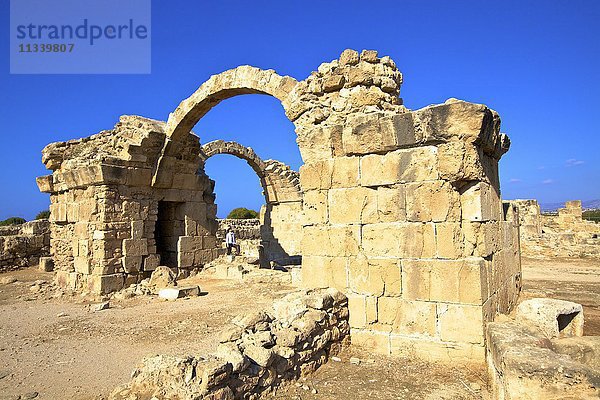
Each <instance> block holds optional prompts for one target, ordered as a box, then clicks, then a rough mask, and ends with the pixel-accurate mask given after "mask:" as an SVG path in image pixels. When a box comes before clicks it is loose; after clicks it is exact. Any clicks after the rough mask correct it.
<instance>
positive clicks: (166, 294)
mask: <svg viewBox="0 0 600 400" xmlns="http://www.w3.org/2000/svg"><path fill="white" fill-rule="evenodd" d="M199 295H200V287H199V286H186V287H176V288H164V289H160V290H159V291H158V297H160V298H161V299H166V300H177V299H179V298H182V297H190V296H199Z"/></svg>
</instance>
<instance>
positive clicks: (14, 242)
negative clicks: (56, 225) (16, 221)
mask: <svg viewBox="0 0 600 400" xmlns="http://www.w3.org/2000/svg"><path fill="white" fill-rule="evenodd" d="M49 254H50V224H49V222H48V220H45V219H41V220H35V221H30V222H26V223H24V224H21V225H13V226H4V227H0V272H6V271H12V270H16V269H19V268H22V267H28V266H32V265H36V264H38V263H40V259H42V263H44V262H46V261H45V260H44V257H46V256H48V255H49Z"/></svg>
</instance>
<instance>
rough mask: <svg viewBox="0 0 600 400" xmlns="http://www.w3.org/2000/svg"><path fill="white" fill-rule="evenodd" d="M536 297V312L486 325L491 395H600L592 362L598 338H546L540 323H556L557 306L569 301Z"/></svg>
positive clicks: (509, 398) (506, 399)
mask: <svg viewBox="0 0 600 400" xmlns="http://www.w3.org/2000/svg"><path fill="white" fill-rule="evenodd" d="M535 300H536V301H538V303H537V305H538V306H539V308H538V307H536V309H538V310H541V311H542V312H541V313H536V315H537V317H536V318H533V319H520V321H519V320H517V321H512V320H508V321H504V322H492V323H489V324H488V326H487V344H488V347H487V362H488V369H489V372H490V376H491V378H492V384H491V386H492V393H493V398H494V399H497V400H516V399H531V400H534V399H567V398H568V399H597V398H598V397H600V370H599V369H598V364H597V362H596V360H597V359H598V358H599V357H600V353H599V349H600V348H599V347H598V343H599V342H598V339H599V338H598V337H566V338H562V337H561V338H555V339H552V340H549V339H548V334H547V332H545V331H544V330H540V327H542V328H544V327H547V326H550V325H552V324H553V323H555V322H556V310H564V309H565V308H564V307H565V304H564V303H567V302H562V301H559V300H551V299H535ZM554 302H556V303H554ZM577 306H578V307H577ZM520 307H521V305H520V306H519V308H520ZM546 307H547V308H550V310H549V311H548V312H544V311H543V309H544V308H546ZM525 308H527V309H530V308H531V307H530V306H525ZM572 308H578V309H580V308H581V305H579V304H576V305H575V306H572V305H569V309H572ZM520 311H521V310H520V309H519V312H520ZM530 311H531V310H530ZM544 318H546V321H543V319H544ZM581 323H583V316H581Z"/></svg>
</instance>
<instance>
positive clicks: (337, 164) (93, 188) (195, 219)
mask: <svg viewBox="0 0 600 400" xmlns="http://www.w3.org/2000/svg"><path fill="white" fill-rule="evenodd" d="M401 83H402V74H401V73H400V72H399V71H398V69H397V68H396V64H395V63H394V61H392V60H391V59H390V58H389V57H381V58H380V57H379V56H378V55H377V52H376V51H367V50H365V51H363V52H362V53H360V54H359V53H358V52H356V51H353V50H346V51H344V52H343V53H342V54H341V56H340V58H339V59H338V60H334V61H332V62H329V63H323V64H321V65H320V66H319V67H318V69H317V71H315V72H313V73H311V75H310V76H309V77H308V78H306V79H305V80H303V81H297V80H295V79H294V78H291V77H289V76H280V75H278V74H277V73H275V72H274V71H273V70H261V69H258V68H254V67H251V66H241V67H238V68H235V69H232V70H229V71H225V72H223V73H221V74H218V75H214V76H212V77H210V78H209V79H208V80H207V81H206V82H204V83H203V84H202V85H201V86H200V87H199V88H198V90H196V92H194V93H193V94H192V95H191V96H190V97H189V98H188V99H186V100H184V101H183V102H182V103H181V104H180V105H179V106H178V107H177V109H175V111H174V112H173V113H172V114H171V115H170V116H169V118H168V121H167V122H166V123H164V122H159V121H153V120H149V119H146V118H142V117H136V116H123V117H121V119H120V121H119V122H118V123H117V125H116V126H115V127H114V128H113V129H111V130H108V131H103V132H100V133H98V134H95V135H92V136H90V137H87V138H84V139H78V140H72V141H68V142H61V143H53V144H51V145H49V146H47V147H46V148H45V149H44V151H43V162H44V164H45V165H46V167H47V168H48V169H50V170H52V174H51V175H47V176H43V177H40V178H38V185H39V187H40V189H41V190H42V191H43V192H47V193H50V199H51V208H50V211H51V254H52V257H53V258H54V262H55V264H56V267H57V268H58V272H57V275H56V281H57V282H58V283H59V284H61V285H63V286H67V287H71V288H73V289H77V290H83V291H89V292H93V293H107V292H111V291H115V290H119V289H121V288H123V287H124V286H129V285H130V284H132V283H136V282H138V281H139V280H141V279H142V278H144V277H147V276H148V274H149V273H150V272H151V271H153V270H154V269H155V268H157V266H159V265H164V266H168V267H171V268H173V269H178V270H186V269H190V268H201V267H202V266H203V265H205V264H206V263H208V262H209V261H211V260H212V259H214V258H215V257H216V256H217V255H218V254H219V250H218V247H219V245H218V244H217V240H216V231H217V223H216V205H215V196H214V193H213V188H214V182H213V181H211V180H210V179H209V177H208V176H206V174H205V173H204V172H203V168H202V166H203V164H204V161H205V160H206V159H207V158H208V157H210V156H211V155H212V154H216V153H219V152H229V153H231V154H234V155H236V156H238V157H241V158H243V159H245V160H246V161H248V162H249V164H250V165H251V166H252V168H253V169H254V170H255V171H256V173H257V175H258V176H259V178H260V179H261V182H262V183H263V188H264V191H265V197H266V207H265V212H264V219H263V221H264V222H263V224H264V225H267V226H270V227H271V229H272V230H271V232H270V233H271V234H272V235H271V236H272V237H269V238H267V240H266V242H268V243H269V245H268V247H269V250H268V252H272V253H273V252H277V251H281V252H282V254H283V253H285V255H290V256H291V255H301V256H302V285H303V286H304V287H307V288H320V287H332V288H336V289H338V290H340V291H341V292H343V293H344V294H346V295H347V297H348V308H349V313H350V315H349V324H350V327H351V338H352V342H353V343H355V344H358V345H362V346H366V347H368V348H372V349H373V350H374V351H378V352H382V353H385V354H406V353H407V352H416V353H418V354H421V355H423V356H425V357H427V358H433V359H467V360H478V361H483V359H484V354H485V348H484V343H485V341H484V326H485V324H486V322H489V321H493V320H494V318H495V316H496V315H497V314H498V313H507V312H509V311H510V310H511V309H512V308H513V307H514V305H515V301H516V299H517V296H518V294H519V291H520V276H521V272H520V259H519V250H518V240H519V238H518V228H517V225H518V223H517V220H516V218H518V216H517V213H516V211H515V209H514V208H511V207H509V208H507V209H506V210H505V209H504V208H503V206H502V202H501V200H500V184H499V179H498V161H499V160H500V158H501V157H502V155H503V154H504V153H505V152H506V151H507V150H508V147H509V140H508V137H507V136H506V135H504V134H502V133H500V118H499V116H498V114H497V113H496V112H495V111H493V110H491V109H489V108H487V107H486V106H484V105H481V104H473V103H468V102H465V101H460V100H456V99H449V100H448V101H446V102H445V103H444V104H439V105H433V106H428V107H425V108H422V109H420V110H415V111H411V110H408V109H407V108H406V107H404V106H403V105H402V100H401V99H400V97H399V95H400V85H401ZM257 93H258V94H267V95H270V96H273V97H275V98H277V99H279V100H280V101H281V104H282V106H283V109H284V110H285V114H286V116H287V117H288V118H289V120H290V121H292V122H293V123H294V125H295V129H296V134H297V143H298V146H299V149H300V153H301V155H302V159H303V161H304V165H303V166H302V167H301V168H300V171H299V186H298V184H297V179H296V175H295V174H294V173H293V172H291V171H289V170H288V169H287V168H286V167H284V166H283V165H282V164H279V163H275V162H269V161H265V162H262V161H260V159H259V158H258V157H256V155H255V154H254V153H253V152H252V151H250V150H249V149H247V148H244V147H242V146H237V145H235V144H231V143H229V144H228V143H225V142H214V143H213V144H210V143H208V144H206V145H202V144H201V141H200V140H201V139H200V138H199V137H198V136H196V135H195V134H194V133H192V131H191V130H192V128H193V127H194V125H196V123H197V122H198V121H199V120H200V119H201V118H202V116H204V115H205V114H206V113H207V112H209V111H210V110H211V108H213V107H214V106H216V105H217V104H218V103H219V102H221V101H222V100H225V99H227V98H230V97H233V96H237V95H242V94H257ZM298 240H299V242H298ZM273 244H276V245H277V246H279V247H280V248H276V249H273ZM275 247H276V246H275Z"/></svg>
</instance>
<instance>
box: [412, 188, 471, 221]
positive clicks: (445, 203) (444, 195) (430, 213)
mask: <svg viewBox="0 0 600 400" xmlns="http://www.w3.org/2000/svg"><path fill="white" fill-rule="evenodd" d="M460 204H461V203H460V195H459V193H458V191H457V190H456V189H454V188H453V187H452V185H450V184H449V183H448V182H444V181H433V182H420V183H409V184H407V185H406V218H407V219H408V220H409V221H422V222H428V221H434V222H444V221H459V220H460Z"/></svg>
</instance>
